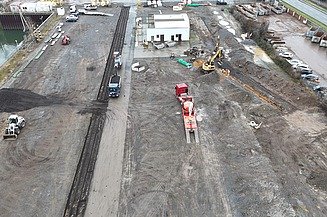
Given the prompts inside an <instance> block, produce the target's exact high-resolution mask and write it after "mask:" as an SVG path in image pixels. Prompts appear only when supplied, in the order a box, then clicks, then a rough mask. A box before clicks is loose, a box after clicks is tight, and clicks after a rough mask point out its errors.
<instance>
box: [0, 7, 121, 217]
mask: <svg viewBox="0 0 327 217" xmlns="http://www.w3.org/2000/svg"><path fill="white" fill-rule="evenodd" d="M99 10H104V11H105V12H107V13H111V14H114V15H115V16H113V17H104V16H80V19H79V21H78V22H76V23H64V26H63V27H62V30H64V31H65V34H68V35H69V36H70V37H71V39H72V40H71V44H70V45H67V46H63V45H61V44H60V41H58V42H57V43H56V44H55V45H54V46H49V47H48V49H47V50H46V51H45V53H44V54H43V55H42V56H41V57H40V58H39V59H38V60H33V61H32V62H31V63H30V64H29V65H28V67H27V68H26V69H25V70H24V71H23V72H22V73H21V74H19V76H18V77H17V78H13V79H11V80H9V81H8V82H7V84H10V88H11V89H1V91H0V97H1V103H0V104H1V106H0V108H1V113H0V120H1V129H4V128H5V120H6V118H7V117H8V113H7V112H10V113H13V112H17V114H19V115H21V116H23V117H25V119H26V122H27V125H26V127H25V128H24V129H23V130H22V133H21V134H20V135H19V138H18V140H16V141H3V140H1V141H0V156H1V158H0V159H1V160H0V171H1V175H0V186H1V188H0V189H1V190H0V195H1V199H0V216H62V215H63V212H64V208H65V205H66V201H67V197H68V193H69V191H70V187H71V185H72V181H73V178H74V174H75V170H76V167H77V163H78V161H79V157H80V154H81V150H82V148H83V145H84V138H85V135H86V132H87V129H88V125H89V121H90V116H91V114H90V112H92V111H94V110H96V105H94V104H93V103H92V101H93V100H94V99H96V97H97V93H98V89H99V86H100V83H101V80H102V75H103V72H104V67H105V64H106V59H107V57H108V53H109V50H110V46H111V41H112V35H113V33H114V30H115V26H116V23H117V19H118V15H119V12H120V9H119V8H118V9H117V8H103V9H99ZM41 46H43V45H41ZM6 86H8V85H6Z"/></svg>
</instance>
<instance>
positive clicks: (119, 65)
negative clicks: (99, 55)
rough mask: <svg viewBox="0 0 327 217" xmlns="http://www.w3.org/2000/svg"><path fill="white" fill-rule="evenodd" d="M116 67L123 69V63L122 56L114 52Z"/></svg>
mask: <svg viewBox="0 0 327 217" xmlns="http://www.w3.org/2000/svg"><path fill="white" fill-rule="evenodd" d="M114 58H115V60H114V63H115V64H114V67H115V68H116V69H121V66H122V62H121V54H120V53H119V51H115V52H114Z"/></svg>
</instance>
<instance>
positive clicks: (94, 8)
mask: <svg viewBox="0 0 327 217" xmlns="http://www.w3.org/2000/svg"><path fill="white" fill-rule="evenodd" d="M97 8H98V7H97V6H96V5H92V4H90V3H85V4H84V9H85V10H96V9H97Z"/></svg>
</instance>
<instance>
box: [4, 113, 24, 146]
mask: <svg viewBox="0 0 327 217" xmlns="http://www.w3.org/2000/svg"><path fill="white" fill-rule="evenodd" d="M25 124H26V122H25V119H24V118H23V117H21V116H18V115H10V116H9V118H8V127H7V128H6V129H5V133H4V134H3V139H4V140H16V139H17V136H18V135H19V133H20V130H21V129H22V128H24V127H25Z"/></svg>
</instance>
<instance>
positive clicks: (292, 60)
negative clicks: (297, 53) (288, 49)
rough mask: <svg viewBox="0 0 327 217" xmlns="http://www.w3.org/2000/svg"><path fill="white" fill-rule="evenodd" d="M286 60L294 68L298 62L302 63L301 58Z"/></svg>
mask: <svg viewBox="0 0 327 217" xmlns="http://www.w3.org/2000/svg"><path fill="white" fill-rule="evenodd" d="M287 62H289V63H290V64H291V65H292V67H293V68H296V67H297V66H298V65H299V64H302V63H303V62H302V61H301V60H298V59H291V60H287Z"/></svg>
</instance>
